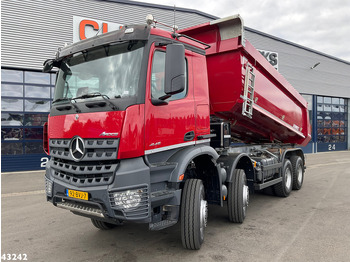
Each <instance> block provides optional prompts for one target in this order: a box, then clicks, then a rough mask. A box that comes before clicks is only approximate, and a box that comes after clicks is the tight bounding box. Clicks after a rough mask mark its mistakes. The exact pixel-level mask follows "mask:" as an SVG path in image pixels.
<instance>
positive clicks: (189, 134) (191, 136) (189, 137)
mask: <svg viewBox="0 0 350 262" xmlns="http://www.w3.org/2000/svg"><path fill="white" fill-rule="evenodd" d="M194 137H195V135H194V131H190V132H187V133H186V134H185V136H184V141H192V140H193V139H194Z"/></svg>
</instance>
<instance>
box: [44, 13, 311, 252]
mask: <svg viewBox="0 0 350 262" xmlns="http://www.w3.org/2000/svg"><path fill="white" fill-rule="evenodd" d="M156 24H157V22H156V21H155V20H154V19H153V18H152V17H151V16H148V19H147V24H145V25H129V26H123V27H122V28H121V29H120V30H118V31H114V32H110V33H106V34H103V35H101V36H95V37H93V38H90V39H86V40H83V41H80V42H78V43H75V44H72V45H69V46H66V47H64V48H62V49H59V50H58V52H57V55H56V57H55V58H54V59H49V60H47V61H46V62H45V63H44V69H43V71H45V72H48V71H50V70H51V69H52V68H53V67H57V68H58V72H57V80H56V87H55V97H54V101H53V103H52V107H51V110H50V115H49V119H48V123H47V124H45V126H44V148H45V151H46V152H47V154H48V155H50V156H51V158H50V161H49V162H48V164H47V167H46V175H45V181H46V195H47V200H48V201H50V202H52V203H53V204H54V205H55V206H57V207H60V208H64V209H67V210H70V211H71V212H73V213H74V214H77V215H80V216H85V217H87V218H90V219H91V221H92V224H93V225H94V226H95V227H97V228H99V229H110V228H114V227H115V226H118V225H121V224H122V223H123V222H137V223H148V224H149V229H150V230H160V229H164V228H167V227H169V226H172V225H175V224H176V223H177V222H179V221H180V223H181V238H182V243H183V246H184V247H185V248H187V249H199V248H200V247H201V244H202V243H203V240H204V235H205V234H204V230H205V227H206V226H207V217H208V204H213V205H219V206H221V207H225V208H227V210H228V220H229V221H231V222H234V223H242V222H243V221H244V218H245V216H246V211H247V207H248V204H249V194H250V193H253V192H254V191H255V190H265V189H266V190H269V191H271V192H273V193H274V194H275V195H277V196H281V197H287V196H288V195H289V194H290V193H291V191H292V189H295V190H298V189H300V188H301V186H302V183H303V178H304V171H305V157H304V154H303V152H302V150H301V149H298V148H296V147H295V146H296V145H302V146H305V145H306V144H307V143H308V142H309V140H310V138H311V135H310V133H311V132H310V125H309V119H308V110H307V103H306V101H305V100H304V99H303V98H302V97H301V95H300V94H299V93H298V92H297V91H296V90H295V89H294V88H293V87H292V86H291V85H290V84H289V83H288V82H287V81H286V80H285V79H284V78H283V76H281V75H280V74H279V73H278V72H277V71H276V70H275V69H274V68H273V66H271V65H270V64H269V63H268V62H267V61H266V60H265V59H264V57H263V56H262V55H260V53H259V52H258V51H257V50H256V49H255V48H254V47H253V46H252V45H251V44H250V43H249V42H248V41H247V40H246V39H245V38H244V27H243V22H242V19H241V18H240V16H239V15H236V16H231V17H228V18H225V19H219V20H216V21H212V22H208V23H205V24H201V25H197V26H194V27H191V28H187V29H183V30H177V31H176V30H172V31H166V30H162V29H159V28H156V26H155V25H156Z"/></svg>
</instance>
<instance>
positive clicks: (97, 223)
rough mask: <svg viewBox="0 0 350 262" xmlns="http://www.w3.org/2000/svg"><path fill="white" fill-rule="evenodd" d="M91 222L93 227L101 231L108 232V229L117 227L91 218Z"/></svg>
mask: <svg viewBox="0 0 350 262" xmlns="http://www.w3.org/2000/svg"><path fill="white" fill-rule="evenodd" d="M91 222H92V224H93V225H94V226H95V227H97V228H98V229H101V230H109V229H113V228H115V227H116V226H117V225H114V224H111V223H107V222H104V221H101V220H97V219H94V218H91Z"/></svg>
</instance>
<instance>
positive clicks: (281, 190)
mask: <svg viewBox="0 0 350 262" xmlns="http://www.w3.org/2000/svg"><path fill="white" fill-rule="evenodd" d="M292 188H293V168H292V164H291V162H290V161H289V160H288V159H286V160H285V161H284V163H283V166H282V181H281V182H279V183H278V184H276V185H274V190H275V194H276V196H279V197H287V196H289V194H290V192H291V191H292Z"/></svg>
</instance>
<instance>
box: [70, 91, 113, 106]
mask: <svg viewBox="0 0 350 262" xmlns="http://www.w3.org/2000/svg"><path fill="white" fill-rule="evenodd" d="M99 96H100V97H102V98H103V100H105V101H106V102H107V104H108V105H109V106H110V107H111V108H112V109H113V110H118V107H117V106H116V105H115V104H113V103H112V102H111V101H110V100H109V99H110V98H109V97H108V96H107V95H103V94H101V93H100V92H94V93H89V94H85V95H81V96H77V97H74V98H72V100H74V101H75V100H76V99H85V98H92V97H99Z"/></svg>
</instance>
